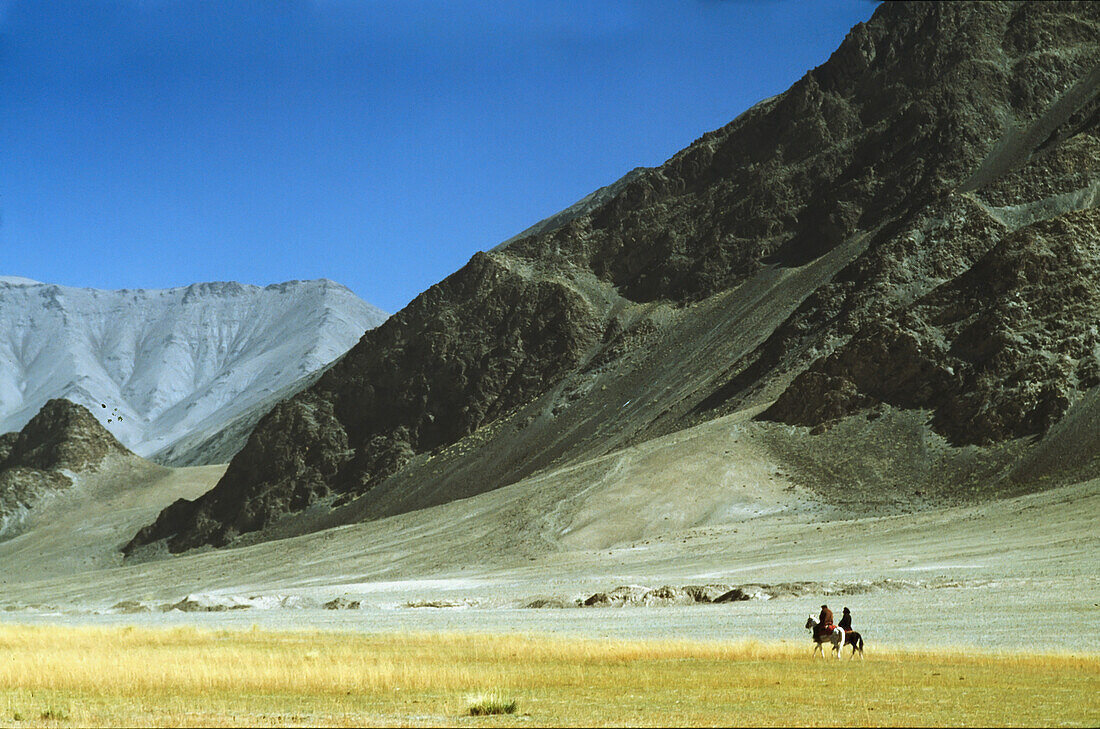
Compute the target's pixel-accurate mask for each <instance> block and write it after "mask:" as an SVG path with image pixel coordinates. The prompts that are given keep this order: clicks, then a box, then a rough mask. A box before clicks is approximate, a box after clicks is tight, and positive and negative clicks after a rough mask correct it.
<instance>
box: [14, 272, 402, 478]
mask: <svg viewBox="0 0 1100 729" xmlns="http://www.w3.org/2000/svg"><path fill="white" fill-rule="evenodd" d="M385 318H386V315H385V314H384V313H383V312H381V311H379V310H378V309H376V308H374V307H373V306H371V305H370V304H367V303H365V302H364V301H362V300H361V299H359V298H358V297H357V296H355V295H354V294H353V293H352V292H351V291H349V290H348V289H346V288H344V287H343V286H340V285H339V284H336V283H334V282H332V281H328V280H323V279H322V280H317V281H290V282H287V283H282V284H275V285H271V286H266V287H262V288H261V287H258V286H245V285H242V284H238V283H203V284H194V285H191V286H186V287H181V288H173V289H160V290H145V289H123V290H120V291H101V290H96V289H79V288H69V287H65V286H56V285H50V284H43V283H38V282H36V281H31V280H30V279H20V278H16V277H4V278H0V431H3V430H16V429H18V428H19V427H21V426H22V425H23V424H25V423H26V422H27V421H28V419H29V418H30V417H31V416H32V415H33V414H34V413H36V412H37V411H38V410H39V408H41V407H42V405H43V404H44V403H45V402H46V401H47V400H50V399H52V398H59V397H63V398H67V399H69V400H72V401H73V402H76V403H79V404H81V405H84V406H86V407H88V408H89V409H90V410H91V411H92V412H93V413H94V414H95V415H96V416H97V417H98V418H99V419H100V421H101V422H102V423H103V424H104V425H106V426H107V428H108V429H109V430H110V431H111V432H112V433H114V434H115V435H116V436H117V437H118V438H119V440H121V441H122V442H123V443H125V444H126V445H127V446H128V447H130V448H132V449H133V450H134V451H135V452H137V453H139V454H141V455H145V456H153V457H156V458H161V456H157V455H156V454H157V453H158V452H161V451H165V458H164V460H166V461H167V462H172V463H181V464H182V463H196V462H198V463H209V462H211V461H210V460H207V459H209V458H212V457H213V458H224V459H228V458H229V457H231V456H232V454H233V453H234V452H236V450H237V449H238V448H239V447H240V446H241V445H243V443H244V437H242V436H245V435H246V434H238V435H237V436H236V437H235V438H229V439H227V440H226V442H225V443H223V447H222V448H221V449H220V450H218V451H217V452H214V453H204V452H196V451H195V450H194V449H186V448H182V447H176V448H173V445H174V444H177V443H178V442H179V441H180V439H182V438H185V437H187V438H190V439H195V438H196V437H197V436H199V435H204V437H214V436H215V435H216V434H217V433H219V432H221V431H222V429H223V428H224V427H225V426H226V424H228V423H230V422H231V421H234V420H236V419H240V418H242V417H243V418H245V419H246V420H247V419H248V418H249V417H251V423H250V424H254V423H255V421H256V420H258V419H259V417H260V415H262V414H263V412H266V410H267V409H268V408H270V403H269V402H268V400H269V399H270V397H271V396H272V395H273V394H275V393H281V394H282V396H283V397H286V396H288V395H289V394H291V393H290V392H288V388H291V387H292V385H293V384H294V383H295V382H298V381H299V380H302V378H304V377H307V376H309V375H310V374H312V373H314V372H316V371H317V370H319V369H320V368H322V367H324V366H326V365H328V364H329V363H330V362H332V361H333V360H334V359H336V358H337V357H339V356H340V355H341V354H343V353H344V352H345V351H347V349H348V348H350V347H351V346H352V345H353V344H355V343H356V342H357V341H358V340H359V338H360V337H361V336H362V334H363V332H364V331H366V330H367V329H370V328H371V327H374V326H377V325H378V324H379V323H381V322H382V321H383V320H385ZM305 384H307V383H303V386H304V385H305ZM265 404H266V407H263V409H262V410H261V411H260V412H255V410H256V408H257V407H260V406H263V405H265ZM238 430H240V429H239V428H238ZM200 440H201V439H200ZM166 449H168V450H166Z"/></svg>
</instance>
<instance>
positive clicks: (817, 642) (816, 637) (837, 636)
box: [806, 613, 844, 661]
mask: <svg viewBox="0 0 1100 729" xmlns="http://www.w3.org/2000/svg"><path fill="white" fill-rule="evenodd" d="M806 628H807V629H808V630H809V631H810V637H811V638H813V641H814V652H813V655H817V652H818V651H821V657H822V658H824V657H825V651H824V650H823V649H822V647H821V644H822V643H824V642H826V641H828V642H829V643H832V644H833V653H836V659H837V660H838V661H839V660H840V649H841V647H842V646H843V645H844V628H842V627H840V626H839V625H838V626H836V627H834V628H833V630H832V632H830V633H825V632H818V630H817V618H815V617H814V616H813V614H812V613H811V614H810V617H808V618H806Z"/></svg>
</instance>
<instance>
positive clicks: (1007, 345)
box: [127, 2, 1100, 551]
mask: <svg viewBox="0 0 1100 729" xmlns="http://www.w3.org/2000/svg"><path fill="white" fill-rule="evenodd" d="M1098 190H1100V6H1098V5H1096V4H1090V3H1018V2H1006V3H906V4H901V3H891V4H884V5H882V6H880V7H879V8H878V10H877V11H876V12H875V15H874V17H873V18H872V19H871V20H870V21H869V22H868V23H866V24H859V25H857V26H856V27H855V28H853V29H852V31H851V32H850V33H849V35H848V37H847V38H846V39H845V41H844V43H843V44H842V45H841V46H840V48H839V49H837V51H836V52H835V53H834V54H833V55H832V57H831V58H830V59H829V60H828V62H826V63H825V64H823V65H821V66H819V67H818V68H816V69H814V70H812V71H810V72H809V73H807V74H806V75H805V76H804V77H803V78H802V79H801V80H800V81H798V82H797V83H796V84H794V86H792V87H791V88H790V89H789V90H788V91H787V92H785V93H783V94H781V95H779V96H777V97H774V98H771V99H768V100H765V101H763V102H761V103H759V104H757V105H756V106H755V107H753V108H752V109H750V110H748V111H746V112H745V113H744V114H742V115H741V116H740V117H738V118H737V119H735V120H734V121H733V122H731V123H730V124H728V125H727V126H725V127H723V128H722V129H719V130H716V131H714V132H711V133H708V134H706V135H704V136H703V137H701V138H700V139H698V140H697V141H696V142H695V143H693V144H692V145H691V146H690V147H688V148H687V149H685V150H683V151H682V152H680V153H679V154H677V155H675V156H674V157H673V158H672V159H670V160H669V161H668V162H666V163H665V164H664V165H662V166H660V167H657V168H653V169H646V170H640V171H638V172H637V174H635V175H633V176H632V177H631V178H630V179H629V180H628V181H627V182H626V183H625V184H624V185H622V186H619V188H618V189H617V190H615V191H614V192H613V194H610V195H607V196H604V197H603V198H601V200H600V201H598V202H597V203H596V204H595V206H594V207H587V206H582V208H581V209H579V210H578V211H575V212H579V214H576V215H574V214H568V215H564V216H563V217H562V218H561V219H560V223H561V224H560V225H557V226H556V227H555V224H550V225H548V226H547V227H545V228H544V229H539V230H537V231H536V232H534V233H533V234H531V235H527V236H525V237H522V238H520V239H518V240H513V241H511V242H510V243H509V244H508V245H507V246H503V247H498V248H497V249H494V250H493V251H491V252H488V253H478V254H476V255H475V256H474V257H473V258H472V259H471V260H470V262H469V263H468V264H467V265H466V266H465V267H463V268H462V269H461V270H459V271H457V272H456V273H454V274H453V275H451V276H450V277H448V278H447V279H445V280H444V281H442V282H440V283H439V284H437V285H436V286H433V287H432V288H430V289H429V290H428V291H426V292H424V293H423V294H421V295H420V296H419V297H417V299H415V300H414V301H413V302H412V303H411V304H410V305H409V306H408V307H406V308H405V309H404V310H403V311H401V312H399V313H398V314H396V315H394V316H393V317H392V318H390V319H389V320H388V321H387V322H386V323H385V324H384V325H382V326H380V327H379V328H377V329H375V330H373V331H371V332H369V333H368V334H367V335H366V336H365V337H364V338H363V340H362V341H361V342H360V344H359V345H357V346H356V347H354V348H353V349H352V350H351V351H350V352H349V353H348V355H347V356H346V357H344V358H343V359H342V360H341V361H340V362H338V363H337V364H336V365H334V366H333V367H332V368H331V369H330V370H328V371H327V372H326V373H325V374H324V375H323V376H322V377H321V378H320V380H319V381H318V382H317V383H316V384H315V385H314V386H312V387H311V388H310V389H308V390H306V391H304V392H302V393H300V394H299V395H296V396H295V397H293V398H291V399H289V400H287V401H284V402H282V403H280V404H278V405H277V406H275V408H274V409H272V410H271V411H270V412H269V413H268V414H267V415H266V416H264V418H263V419H262V420H261V421H260V422H259V424H258V426H257V428H256V430H255V431H254V432H253V433H252V435H251V437H250V439H249V442H248V444H247V446H246V447H245V448H244V449H243V450H242V451H241V452H240V453H239V454H238V455H237V456H236V457H235V458H234V459H233V461H232V462H231V464H230V466H229V468H228V470H227V471H226V474H225V476H224V477H223V479H222V480H221V481H220V482H219V484H218V485H217V486H216V487H215V488H214V489H212V490H211V491H210V492H208V493H207V494H205V495H204V496H202V497H201V498H199V499H197V500H196V501H193V502H192V501H183V500H181V501H178V502H176V503H175V504H173V505H172V506H171V507H169V508H168V509H166V510H165V511H164V512H163V513H162V514H161V515H160V517H159V518H158V519H157V521H156V522H155V523H154V524H152V525H150V526H148V527H146V528H145V529H143V530H142V531H141V532H139V533H138V535H137V536H136V537H135V538H134V540H133V541H132V542H131V544H130V545H128V547H127V550H130V551H132V550H134V549H138V548H143V547H144V546H145V545H151V544H161V543H163V544H166V545H167V546H168V548H169V549H171V550H172V551H181V550H185V549H189V548H192V547H196V546H200V545H215V546H221V545H226V544H231V543H234V541H235V540H238V539H239V538H240V537H241V535H243V534H248V533H253V532H259V533H260V534H261V535H262V534H263V533H273V532H271V530H272V528H273V527H276V526H278V525H280V524H282V525H283V526H284V527H285V525H286V524H288V523H291V522H293V521H294V520H295V519H298V520H299V522H300V523H301V524H302V525H303V526H302V527H301V528H302V529H307V528H311V527H309V525H310V524H315V523H317V522H316V521H315V520H314V521H310V520H309V518H307V516H308V515H309V514H315V513H319V512H320V511H324V510H325V509H331V508H335V509H336V512H333V513H335V514H336V516H335V517H333V518H335V519H337V520H339V519H343V520H349V521H350V520H357V519H367V518H375V517H378V516H383V515H387V514H394V513H400V512H405V511H409V510H413V509H417V508H421V507H424V506H428V505H432V504H439V503H444V502H447V501H451V500H454V499H457V498H462V497H465V496H470V495H473V494H477V493H480V492H484V491H488V490H491V489H495V488H498V487H501V486H504V485H507V484H512V483H516V482H519V481H520V480H521V479H523V478H524V477H526V476H528V475H530V474H532V473H534V472H536V471H539V470H542V469H546V468H549V467H561V466H564V465H568V464H570V463H576V462H580V461H582V460H584V459H588V458H593V457H598V456H600V455H603V454H606V453H610V452H612V451H615V450H616V449H620V448H623V447H625V446H630V445H632V444H637V443H640V442H643V441H647V440H650V439H652V438H654V437H657V436H661V435H665V434H668V433H672V432H675V431H679V430H681V429H683V428H685V427H687V426H690V425H694V424H698V423H700V422H705V421H708V420H712V419H714V418H716V417H719V416H722V415H724V414H727V413H730V412H734V411H741V412H743V411H746V410H749V411H758V412H760V415H759V417H760V418H761V419H762V420H763V421H771V422H773V423H778V424H780V425H777V426H774V427H772V426H769V428H766V429H765V430H763V431H761V432H763V433H766V434H767V435H768V437H769V438H770V439H771V442H772V448H773V449H774V451H775V452H777V453H781V454H784V457H788V462H789V463H790V468H791V469H792V470H794V471H797V473H795V474H794V476H795V478H796V480H798V481H800V482H801V483H802V484H803V485H805V486H806V487H808V488H811V489H814V490H816V491H817V492H818V495H819V496H820V498H822V499H824V500H826V501H829V500H832V501H834V502H836V503H840V502H841V501H842V500H843V499H846V498H847V499H852V503H859V502H860V501H861V500H866V499H871V500H874V501H876V502H882V503H886V502H889V501H890V499H891V498H893V496H892V495H893V494H894V493H895V492H898V491H899V490H908V491H911V490H912V489H913V484H914V483H918V484H921V488H920V489H918V493H924V489H932V490H933V491H934V493H933V494H932V496H934V497H936V498H941V497H942V498H948V497H951V498H954V497H959V496H960V494H970V495H974V494H977V495H979V496H980V495H981V494H982V493H986V494H992V493H1000V492H1003V491H1004V490H1013V489H1015V490H1019V489H1021V488H1023V489H1027V488H1034V487H1035V484H1034V483H1033V482H1032V481H1028V480H1025V481H1020V478H1021V476H1020V474H1021V473H1022V472H1021V471H1019V470H1018V469H1017V470H1014V468H1016V466H1017V465H1018V464H1021V463H1024V462H1027V461H1028V458H1029V455H1028V454H1029V452H1030V451H1032V450H1034V449H1036V448H1038V449H1042V450H1043V453H1045V454H1046V455H1045V456H1044V457H1043V459H1045V460H1043V459H1040V460H1043V462H1044V463H1048V464H1049V463H1055V464H1056V463H1057V458H1052V454H1057V453H1061V452H1063V450H1064V447H1063V446H1062V445H1059V443H1070V442H1072V443H1077V444H1080V443H1082V442H1084V443H1089V442H1093V443H1094V442H1095V439H1089V438H1084V439H1082V438H1081V436H1080V434H1079V433H1074V432H1072V430H1073V429H1067V428H1059V427H1057V425H1058V424H1059V423H1060V421H1062V420H1063V418H1064V417H1065V416H1066V413H1067V412H1071V411H1072V410H1073V409H1074V408H1075V406H1076V405H1077V404H1078V403H1081V402H1085V401H1088V400H1091V399H1092V398H1093V397H1094V394H1095V390H1094V389H1093V388H1095V387H1096V386H1097V372H1098V367H1100V340H1098V338H1097V337H1098V335H1097V331H1096V325H1095V322H1096V321H1097V320H1098V316H1097V315H1098V314H1100V310H1098V302H1100V298H1098V296H1100V265H1098V264H1100V259H1098V248H1097V240H1098V238H1097V215H1098V212H1097V209H1096V203H1097V199H1098ZM1093 420H1094V419H1090V418H1087V417H1081V418H1077V419H1076V420H1075V422H1082V423H1091V422H1093ZM762 427H763V426H762ZM1067 433H1068V434H1067ZM856 436H858V438H857V439H856V440H853V438H855V437H856ZM1052 438H1055V439H1059V438H1069V440H1064V441H1057V442H1055V441H1052V440H1051V439H1052ZM853 442H858V443H860V447H859V448H858V449H857V451H856V452H853V451H852V446H851V444H852V443H853ZM840 460H843V461H844V463H845V467H844V469H839V470H838V469H837V468H836V463H837V462H839V461H840ZM1090 467H1091V466H1090ZM841 471H842V473H843V480H842V477H841V476H840V475H837V474H839V473H841ZM1056 473H1057V467H1056V466H1055V467H1054V469H1053V470H1050V468H1048V469H1047V470H1046V471H1044V477H1046V478H1049V477H1051V475H1052V474H1055V475H1056ZM1029 478H1032V477H1029ZM1034 478H1038V477H1037V476H1034ZM1029 484H1030V485H1029ZM853 495H854V496H853ZM296 514H297V515H300V516H297V517H295V516H294V515H296ZM329 523H331V522H329ZM284 531H285V529H284Z"/></svg>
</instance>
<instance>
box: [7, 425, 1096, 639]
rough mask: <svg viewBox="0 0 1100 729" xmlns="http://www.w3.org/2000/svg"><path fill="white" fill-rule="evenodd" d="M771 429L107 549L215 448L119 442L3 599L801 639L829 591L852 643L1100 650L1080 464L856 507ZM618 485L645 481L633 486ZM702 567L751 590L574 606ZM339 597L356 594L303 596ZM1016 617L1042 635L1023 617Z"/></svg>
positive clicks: (368, 623)
mask: <svg viewBox="0 0 1100 729" xmlns="http://www.w3.org/2000/svg"><path fill="white" fill-rule="evenodd" d="M770 427H774V426H770V425H768V424H759V423H755V422H752V421H748V420H746V419H745V418H744V417H740V416H737V415H734V416H729V417H726V418H722V419H719V420H717V421H712V422H709V423H706V424H704V425H701V426H698V427H696V428H694V429H691V430H689V431H684V432H681V433H677V434H674V435H672V436H668V437H666V438H662V439H657V440H655V441H652V442H649V443H645V444H642V445H640V446H637V447H634V448H630V449H627V450H625V451H621V452H619V453H616V454H613V455H611V456H607V457H604V458H601V459H596V460H595V461H592V462H588V463H584V464H582V465H580V466H575V467H571V468H567V469H564V470H562V471H551V472H546V473H541V474H536V475H535V476H533V477H532V478H530V479H526V480H525V481H522V482H519V483H517V484H514V485H513V486H509V487H506V488H503V489H498V490H495V491H492V492H489V493H486V494H481V495H478V496H474V497H471V498H467V499H462V500H459V501H455V502H452V503H449V504H444V505H441V506H436V507H431V508H427V509H423V510H420V511H416V512H413V513H410V514H404V515H398V516H393V517H389V518H385V519H380V520H376V521H369V522H364V523H356V524H349V525H345V526H337V527H334V528H330V529H327V530H324V531H320V532H316V533H312V534H307V535H304V536H298V537H293V538H287V539H282V540H277V541H269V542H263V543H258V544H253V545H250V546H244V547H238V548H235V549H231V550H216V551H213V550H212V551H206V552H198V553H195V552H192V553H189V554H187V555H183V556H170V557H165V558H163V559H156V560H151V561H148V562H144V563H139V564H126V565H121V564H120V561H121V557H120V555H119V553H118V552H117V549H118V546H119V544H120V543H121V542H123V541H124V540H125V539H126V538H127V537H128V535H129V534H132V532H133V530H134V528H135V526H136V525H140V524H141V523H143V522H145V521H147V520H148V519H149V518H150V516H151V515H153V514H155V513H156V511H157V510H159V509H160V508H163V506H164V505H165V504H167V503H169V502H170V501H172V500H174V499H175V498H179V497H188V498H193V497H194V496H196V495H197V494H199V493H201V492H202V491H203V490H205V489H206V488H209V486H210V485H212V484H213V483H214V482H215V481H216V480H217V478H218V476H219V475H220V473H221V472H222V469H223V467H221V466H207V467H198V468H183V469H165V468H163V467H160V466H155V465H153V464H149V463H147V462H143V461H139V460H136V459H117V460H115V461H113V462H112V464H111V465H106V466H105V467H104V468H102V469H101V471H100V472H99V473H97V474H94V475H90V476H88V477H86V478H85V479H84V480H83V481H81V482H80V484H79V486H78V487H77V488H75V489H73V490H71V491H70V492H69V493H67V494H65V495H61V496H58V497H56V500H55V501H54V502H52V503H51V504H50V505H49V507H48V508H46V509H43V510H41V511H40V512H39V513H38V514H37V515H36V520H35V521H34V522H32V523H30V524H29V525H28V528H27V530H26V531H25V532H24V533H23V534H21V535H20V536H18V537H16V538H14V539H10V540H8V541H5V542H3V543H2V544H0V560H2V562H3V564H4V566H5V573H4V575H3V582H4V585H3V595H2V597H0V601H2V603H3V612H0V619H2V620H4V621H6V622H18V623H66V624H94V625H113V624H132V625H150V626H152V625H181V624H182V625H198V626H208V627H242V628H247V627H250V626H252V625H259V626H262V627H265V628H273V629H299V628H311V629H312V628H321V629H334V630H355V631H366V632H376V631H387V632H389V631H414V632H415V631H432V632H435V631H448V632H449V631H472V632H478V633H515V632H518V633H530V634H543V633H555V634H567V635H575V636H583V637H615V638H662V639H669V638H671V639H691V640H704V641H707V640H742V639H756V640H761V641H776V640H780V641H784V642H788V641H789V642H790V643H792V644H795V645H805V646H806V648H807V650H808V649H809V641H808V633H807V631H805V630H804V628H803V623H804V622H805V618H806V615H807V613H810V612H816V610H817V608H818V607H819V606H820V605H821V603H823V602H827V603H828V604H829V605H830V606H831V607H833V608H834V609H835V610H836V611H837V612H838V614H839V610H840V608H841V607H842V606H847V607H850V608H851V609H852V611H853V614H854V615H855V617H856V619H855V627H856V628H857V629H859V630H861V631H862V633H863V635H864V636H865V638H866V640H867V642H868V646H869V648H868V653H869V655H871V656H873V654H874V649H875V647H876V646H894V647H899V646H912V647H932V646H960V647H971V648H977V649H981V650H992V651H1002V650H1008V651H1013V650H1035V649H1041V650H1043V651H1057V652H1085V653H1096V652H1098V651H1100V633H1098V632H1097V631H1096V630H1095V621H1096V620H1097V618H1098V616H1100V607H1098V604H1100V575H1098V574H1097V569H1096V567H1097V565H1098V564H1100V535H1098V534H1097V531H1096V516H1097V514H1100V480H1095V479H1094V480H1089V481H1084V482H1080V483H1070V484H1064V485H1058V486H1055V487H1053V488H1051V489H1048V490H1045V491H1041V492H1038V493H1030V494H1025V495H1020V496H1007V497H1003V498H997V499H991V500H984V501H979V502H976V503H969V504H968V503H959V504H954V505H951V504H948V505H936V504H921V503H914V504H913V505H911V507H910V509H909V510H907V511H903V512H901V513H878V514H876V513H875V511H876V509H875V508H872V507H868V508H867V509H864V513H862V514H861V513H856V512H855V511H854V510H853V509H839V508H838V507H836V506H829V505H827V504H825V503H823V502H822V501H821V500H820V499H816V498H815V497H814V495H813V494H812V493H810V492H809V491H807V490H805V489H802V488H800V487H798V486H796V485H795V484H793V483H792V482H791V481H789V480H788V479H787V478H785V477H784V473H785V471H784V468H783V466H782V465H780V464H779V463H778V462H777V460H776V459H775V458H774V457H773V455H772V454H771V451H769V450H768V449H767V448H766V446H765V441H766V438H765V436H766V435H767V433H766V432H765V431H766V430H767V429H768V428H770ZM779 427H786V426H779ZM639 483H641V484H644V486H645V488H644V493H645V494H646V499H645V500H644V502H643V501H640V500H639V501H638V503H631V502H630V499H631V498H632V497H633V495H634V494H638V493H643V491H642V490H640V489H638V488H637V486H638V484H639ZM120 484H125V486H120ZM891 510H892V511H895V512H897V511H898V510H897V508H896V507H894V508H892V509H891ZM845 511H847V512H848V513H845ZM878 511H882V512H885V511H887V510H884V509H878ZM535 515H539V516H537V517H536V516H535ZM708 584H709V585H723V586H729V587H741V588H742V589H743V591H744V592H745V593H746V594H747V595H751V596H753V597H752V599H747V600H740V601H734V602H727V603H721V604H689V605H684V604H675V603H676V601H675V600H661V599H650V600H648V601H643V600H641V599H640V598H639V599H636V600H635V601H634V604H630V605H627V606H624V607H607V606H605V607H579V606H576V603H577V602H580V601H583V600H585V599H587V598H588V597H589V596H591V595H593V594H595V593H599V592H605V593H606V592H611V591H613V590H614V589H615V588H618V587H621V586H641V587H646V588H658V587H661V586H663V585H671V586H678V587H679V586H686V585H708ZM635 592H636V593H640V592H641V591H640V590H636V591H635ZM188 597H190V600H185V598H188ZM337 599H343V600H344V601H346V602H344V603H343V605H346V604H347V603H351V602H358V603H359V607H358V608H357V609H324V608H323V607H322V605H323V604H325V603H329V602H331V601H333V600H337ZM181 601H184V602H183V603H182V604H181ZM644 602H648V603H649V606H644V604H643V603H644ZM610 604H612V605H613V604H614V603H613V602H612V603H610ZM173 605H176V606H177V607H175V608H172V606H173ZM532 605H546V606H548V607H531V606H532ZM1036 630H1038V631H1039V632H1040V633H1041V636H1042V638H1041V641H1039V642H1036V641H1034V640H1029V638H1028V636H1029V635H1034V634H1035V631H1036Z"/></svg>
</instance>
